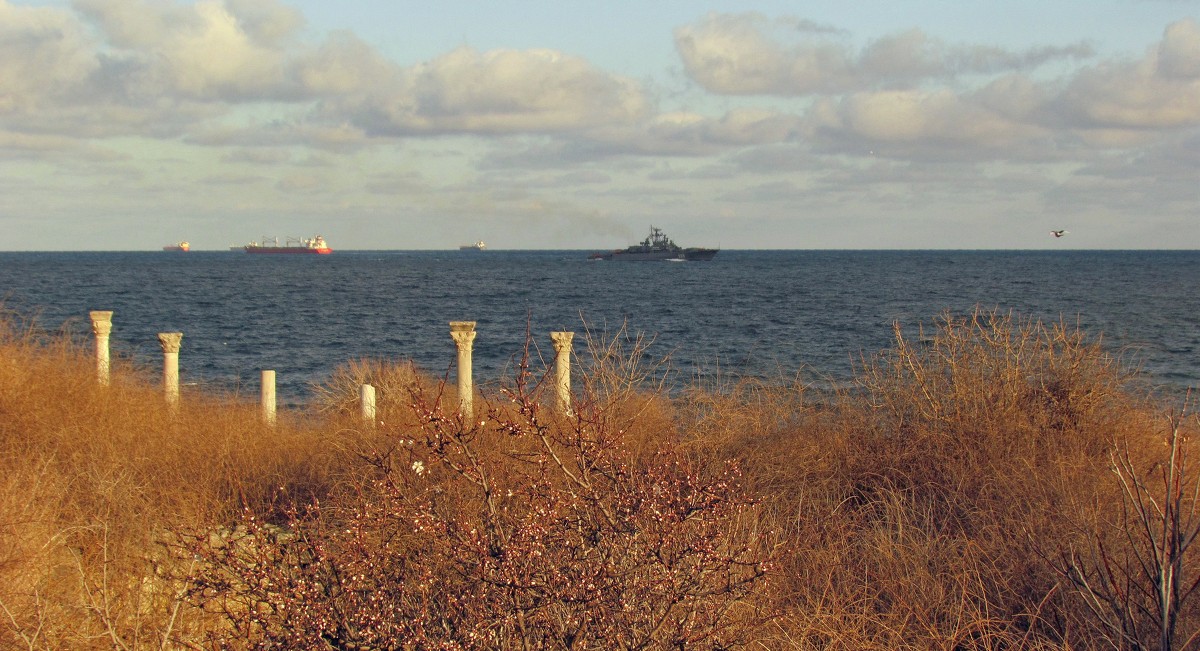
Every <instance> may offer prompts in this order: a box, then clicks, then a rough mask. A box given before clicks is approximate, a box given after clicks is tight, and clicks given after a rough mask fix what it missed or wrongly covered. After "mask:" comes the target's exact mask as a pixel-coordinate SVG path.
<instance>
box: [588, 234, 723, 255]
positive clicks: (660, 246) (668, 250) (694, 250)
mask: <svg viewBox="0 0 1200 651" xmlns="http://www.w3.org/2000/svg"><path fill="white" fill-rule="evenodd" d="M719 250H720V249H703V248H699V247H689V248H686V249H685V248H683V247H682V246H679V245H677V244H675V243H674V242H672V241H671V238H669V237H667V236H666V235H664V234H663V232H662V229H659V228H655V227H654V226H651V227H650V235H649V237H647V238H646V239H644V240H642V243H641V244H634V245H633V246H630V247H627V248H624V249H616V250H613V251H602V252H600V253H593V254H591V255H589V256H588V259H589V260H626V261H629V262H657V261H672V262H693V261H701V260H712V259H713V257H714V256H716V255H717V252H718V251H719Z"/></svg>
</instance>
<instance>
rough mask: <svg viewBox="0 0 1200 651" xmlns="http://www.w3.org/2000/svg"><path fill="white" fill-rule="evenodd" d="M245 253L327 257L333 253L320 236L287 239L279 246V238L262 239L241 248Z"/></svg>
mask: <svg viewBox="0 0 1200 651" xmlns="http://www.w3.org/2000/svg"><path fill="white" fill-rule="evenodd" d="M242 250H244V251H245V252H246V253H300V254H308V255H329V254H330V253H333V249H331V248H329V245H328V244H326V243H325V238H323V237H321V236H320V235H318V236H316V237H313V238H304V239H301V238H298V237H289V238H287V241H286V242H285V243H284V244H283V245H282V246H280V244H279V238H278V237H276V238H274V239H271V240H268V239H267V238H265V237H264V238H263V239H262V242H251V243H249V244H247V245H246V246H243V247H242Z"/></svg>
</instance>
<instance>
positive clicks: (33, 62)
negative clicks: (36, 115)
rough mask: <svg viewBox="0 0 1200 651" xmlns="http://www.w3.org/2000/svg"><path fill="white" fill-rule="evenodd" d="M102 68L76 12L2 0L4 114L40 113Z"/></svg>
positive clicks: (0, 111) (0, 91) (0, 99)
mask: <svg viewBox="0 0 1200 651" xmlns="http://www.w3.org/2000/svg"><path fill="white" fill-rule="evenodd" d="M98 66H99V63H98V62H97V60H96V52H95V45H94V44H93V43H91V42H89V40H88V38H87V36H86V34H85V32H84V30H83V28H82V25H80V23H79V22H78V21H77V20H76V19H75V18H74V16H73V15H72V14H71V13H69V12H67V11H64V10H60V9H54V8H44V7H21V6H14V5H12V4H9V3H8V2H7V1H6V0H0V115H4V114H11V113H20V112H26V111H35V110H40V109H42V108H44V107H45V106H46V105H47V104H48V103H51V102H53V101H54V100H55V99H56V98H61V97H62V96H63V95H65V94H67V93H69V92H70V90H71V89H72V88H73V87H75V86H77V85H78V84H80V83H81V82H82V81H83V80H85V79H86V78H87V77H88V76H89V75H90V74H92V72H93V71H95V69H96V68H97V67H98Z"/></svg>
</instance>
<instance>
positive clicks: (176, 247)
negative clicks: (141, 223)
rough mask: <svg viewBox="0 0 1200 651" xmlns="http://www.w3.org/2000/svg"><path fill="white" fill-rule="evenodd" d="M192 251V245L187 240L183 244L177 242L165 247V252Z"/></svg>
mask: <svg viewBox="0 0 1200 651" xmlns="http://www.w3.org/2000/svg"><path fill="white" fill-rule="evenodd" d="M191 249H192V245H191V244H190V243H189V242H188V241H187V240H184V241H182V242H176V243H175V244H168V245H166V246H164V247H163V251H179V252H183V253H186V252H187V251H190V250H191Z"/></svg>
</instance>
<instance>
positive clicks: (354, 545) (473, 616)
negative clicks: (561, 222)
mask: <svg viewBox="0 0 1200 651" xmlns="http://www.w3.org/2000/svg"><path fill="white" fill-rule="evenodd" d="M649 348H650V347H649V346H648V345H647V340H646V339H644V338H642V337H639V336H636V335H630V334H628V333H625V332H619V333H616V334H615V335H612V336H595V337H588V339H587V341H586V342H585V345H584V347H583V350H581V351H580V354H579V355H578V357H577V360H576V361H577V372H578V375H577V376H576V377H577V379H576V383H575V388H576V391H575V395H574V402H573V404H572V409H571V411H570V413H566V414H564V413H559V412H558V410H556V409H555V408H554V406H555V400H554V395H553V387H552V386H550V383H551V382H552V380H547V379H546V378H547V376H549V375H551V373H549V372H548V369H547V368H546V367H545V365H544V364H543V363H542V362H541V357H540V355H539V353H538V351H537V350H536V349H532V348H531V349H530V350H527V351H525V352H524V354H523V355H521V362H520V363H518V364H517V365H516V366H515V369H516V370H515V371H514V374H513V376H512V377H510V378H507V379H505V380H503V381H501V382H498V383H496V384H495V385H491V386H488V387H486V388H485V389H484V390H483V391H482V392H481V394H480V395H479V396H478V397H477V398H476V400H475V405H476V407H475V414H474V417H471V418H464V417H463V416H461V415H460V414H458V413H456V406H457V404H458V401H457V399H456V396H455V395H454V388H453V387H451V386H447V385H446V384H445V383H444V382H442V381H439V379H438V378H436V377H433V376H431V375H428V374H425V373H423V372H422V371H421V370H420V369H417V368H414V367H413V366H412V365H411V364H409V363H407V362H405V361H403V360H397V361H381V360H357V361H352V362H348V363H347V364H346V365H345V366H344V367H342V368H340V369H337V370H335V371H334V372H332V373H331V376H330V379H329V380H328V381H326V382H325V383H324V384H322V385H321V386H318V387H314V390H313V392H312V399H311V401H310V403H309V404H308V405H306V406H305V407H304V408H302V409H290V410H285V411H282V412H280V413H279V415H278V420H277V422H276V423H275V424H274V425H273V426H269V425H267V424H265V423H263V422H261V421H260V419H259V417H258V410H257V405H255V404H253V402H251V401H248V400H246V399H245V398H244V397H242V396H238V395H236V394H229V393H226V392H221V391H218V390H208V389H193V390H191V391H185V392H184V395H183V399H182V401H181V402H180V404H179V406H178V408H177V409H175V410H173V409H169V408H168V406H167V405H166V404H165V403H164V401H163V399H162V392H161V388H160V387H159V385H158V383H157V381H156V378H155V377H154V375H153V372H152V371H148V370H147V369H141V368H137V367H136V366H135V365H134V364H133V363H131V362H130V361H128V360H121V359H117V360H115V363H114V366H113V370H112V381H111V383H110V384H109V385H108V386H102V385H101V384H99V383H98V382H97V381H96V377H95V368H94V362H93V360H92V359H91V356H90V351H89V350H88V349H87V347H86V346H81V345H80V343H79V338H78V337H72V336H71V333H70V332H69V331H65V332H61V333H53V332H46V331H44V330H42V329H40V328H39V327H37V325H36V324H33V323H29V322H26V321H23V320H22V319H21V318H19V317H18V316H15V315H8V316H7V317H6V318H5V319H4V320H3V323H0V464H2V466H3V468H2V473H0V647H3V648H12V649H67V648H70V649H128V650H134V649H210V648H213V649H216V648H221V649H225V648H227V649H270V648H275V649H728V648H745V649H781V650H782V649H801V650H813V651H816V650H846V651H852V650H873V649H878V650H881V651H882V650H885V649H914V650H917V649H947V650H950V649H963V650H966V649H980V650H984V649H987V650H1000V649H1006V650H1007V649H1037V650H1047V651H1049V650H1059V651H1066V650H1079V649H1120V650H1125V649H1128V650H1135V649H1136V650H1142V649H1158V650H1167V649H1188V648H1194V647H1196V646H1197V645H1198V644H1200V642H1198V640H1197V638H1198V637H1200V597H1197V596H1196V595H1195V589H1196V587H1197V584H1198V583H1200V548H1197V547H1196V539H1197V536H1198V535H1200V512H1198V511H1197V508H1198V507H1200V466H1198V465H1197V463H1198V462H1200V455H1198V453H1200V450H1197V449H1196V446H1197V437H1196V433H1197V429H1198V425H1200V424H1198V422H1197V419H1196V416H1195V415H1194V414H1193V413H1192V412H1191V411H1190V410H1189V406H1190V405H1189V404H1188V403H1189V398H1187V397H1182V398H1179V397H1175V398H1173V397H1171V396H1169V395H1167V396H1162V395H1156V394H1155V393H1153V392H1152V391H1151V389H1152V387H1149V386H1147V385H1146V383H1145V380H1144V379H1143V378H1141V377H1140V376H1139V375H1138V374H1137V373H1136V371H1135V369H1133V368H1131V366H1130V364H1129V363H1128V362H1127V361H1123V360H1122V359H1121V358H1120V357H1119V356H1118V355H1115V354H1114V351H1110V350H1107V349H1105V348H1104V346H1103V343H1102V341H1100V340H1098V339H1095V338H1091V337H1089V336H1087V335H1086V334H1085V333H1083V332H1081V331H1079V330H1078V329H1076V328H1072V327H1070V326H1069V325H1067V324H1063V323H1052V324H1045V323H1041V322H1036V321H1026V320H1021V319H1018V318H1015V317H1013V316H1011V315H1007V314H1003V313H998V312H992V311H985V310H978V311H975V312H974V313H970V314H962V315H952V314H945V315H942V316H941V317H938V318H937V319H935V320H934V321H932V322H931V323H930V324H929V325H928V326H927V327H925V328H924V329H921V330H920V331H918V332H906V331H904V330H903V329H901V328H900V327H897V328H896V331H895V337H894V341H893V345H892V346H891V347H890V348H889V349H887V350H884V351H880V352H878V353H877V354H872V355H864V356H863V357H862V359H861V360H860V363H859V364H858V368H857V370H856V373H855V380H854V382H853V383H850V384H848V385H846V386H842V387H840V388H838V389H835V390H829V389H818V388H815V387H816V386H817V384H816V383H815V382H814V381H813V380H814V379H813V378H805V377H802V376H797V377H792V378H781V379H777V380H775V381H765V380H762V379H752V378H731V377H721V378H719V379H717V380H712V381H708V382H696V383H694V384H693V385H691V386H682V387H681V386H669V385H666V384H664V383H663V378H664V377H670V374H669V373H668V374H664V373H663V372H662V370H663V369H664V368H665V365H667V364H669V360H654V359H650V358H649V357H648V350H649ZM517 353H518V354H520V351H517ZM364 382H369V383H371V384H372V385H374V386H376V387H377V389H378V391H379V402H378V412H377V422H376V423H375V424H374V426H371V425H368V424H365V423H364V422H363V421H362V420H361V418H360V417H359V414H358V412H357V411H356V402H355V400H356V399H357V388H358V386H359V385H360V384H362V383H364Z"/></svg>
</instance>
